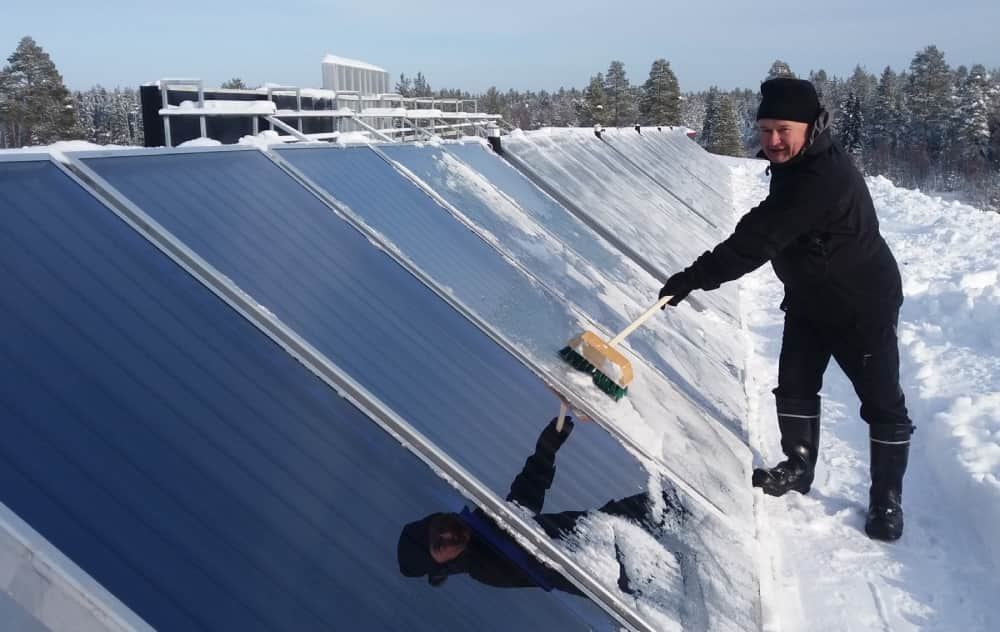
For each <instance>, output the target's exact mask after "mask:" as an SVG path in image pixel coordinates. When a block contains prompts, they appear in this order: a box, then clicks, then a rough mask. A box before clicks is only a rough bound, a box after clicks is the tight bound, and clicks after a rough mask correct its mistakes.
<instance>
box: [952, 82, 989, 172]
mask: <svg viewBox="0 0 1000 632" xmlns="http://www.w3.org/2000/svg"><path fill="white" fill-rule="evenodd" d="M988 81H989V80H988V77H987V75H986V68H985V67H983V66H982V65H981V64H976V65H975V66H973V67H972V68H971V69H969V71H968V73H967V74H966V77H965V81H964V83H963V84H962V85H961V87H960V89H959V93H958V109H957V112H958V120H957V126H956V129H955V130H954V133H955V136H956V137H957V138H958V140H959V148H960V151H961V153H960V155H961V157H962V159H963V161H964V162H967V163H980V162H981V163H983V164H984V165H985V162H986V161H987V160H988V159H989V157H990V155H989V153H990V125H989V107H988V104H987V91H988V89H989V83H988ZM967 166H971V164H970V165H967Z"/></svg>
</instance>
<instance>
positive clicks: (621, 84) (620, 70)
mask: <svg viewBox="0 0 1000 632" xmlns="http://www.w3.org/2000/svg"><path fill="white" fill-rule="evenodd" d="M604 94H605V95H606V99H607V103H606V105H605V107H604V109H605V112H606V118H605V123H604V124H605V125H614V126H615V127H625V126H629V127H631V126H632V125H634V124H635V122H636V111H635V104H634V102H633V100H632V99H633V96H632V90H631V87H630V86H629V81H628V77H627V76H626V74H625V64H623V63H622V62H620V61H612V62H611V64H610V65H609V66H608V73H607V74H606V75H605V76H604Z"/></svg>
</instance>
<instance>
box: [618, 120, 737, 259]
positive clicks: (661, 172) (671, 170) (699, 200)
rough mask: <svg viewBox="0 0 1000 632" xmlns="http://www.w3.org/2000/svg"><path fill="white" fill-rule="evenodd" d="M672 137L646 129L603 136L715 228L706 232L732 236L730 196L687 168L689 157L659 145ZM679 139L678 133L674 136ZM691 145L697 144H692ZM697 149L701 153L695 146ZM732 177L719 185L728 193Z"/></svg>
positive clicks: (626, 130)
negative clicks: (664, 137) (668, 137)
mask: <svg viewBox="0 0 1000 632" xmlns="http://www.w3.org/2000/svg"><path fill="white" fill-rule="evenodd" d="M666 134H670V132H658V131H656V130H655V129H649V128H646V129H644V130H643V132H642V133H641V134H638V133H636V132H635V130H631V129H609V130H606V131H605V132H604V134H602V135H601V139H602V140H603V141H605V142H606V143H607V144H608V145H609V146H610V147H611V148H612V149H614V150H615V151H617V152H619V153H620V155H621V157H622V159H623V160H625V161H627V162H628V164H630V165H634V168H635V169H636V170H638V171H641V172H642V173H644V174H645V175H647V176H648V177H649V178H650V179H651V180H652V181H654V182H656V183H657V184H658V185H659V186H661V187H662V188H663V189H665V190H667V191H669V192H670V194H671V195H674V196H676V197H677V199H678V200H679V201H681V203H683V204H684V205H685V206H687V207H688V208H689V209H690V210H691V212H692V213H697V214H698V215H701V216H704V217H705V218H706V219H707V220H708V221H710V222H711V223H712V224H713V225H714V226H713V227H712V228H713V229H712V230H707V229H706V232H707V233H708V234H709V235H711V236H712V237H714V238H716V239H720V240H721V239H722V238H724V237H726V236H728V235H729V228H730V227H731V226H732V225H733V219H734V218H733V208H732V205H731V203H730V196H728V195H723V194H722V193H720V192H719V191H718V190H717V189H716V186H719V184H715V185H714V186H712V185H710V184H709V183H708V182H706V181H703V180H702V179H700V178H698V177H696V176H695V175H694V174H693V173H692V170H689V169H688V168H687V166H686V165H685V162H686V161H688V155H689V154H688V153H681V152H679V151H677V150H676V149H675V148H674V147H672V146H670V145H667V144H665V143H658V142H657V138H656V137H657V136H663V135H666ZM674 134H675V135H676V134H677V133H674ZM688 142H689V143H691V144H692V145H694V143H693V142H692V141H690V140H688ZM695 149H697V150H698V151H701V149H700V148H698V147H697V146H695ZM728 181H729V179H728V177H724V178H722V179H721V180H719V181H717V182H718V183H721V186H722V187H724V190H728V186H726V185H727V184H728Z"/></svg>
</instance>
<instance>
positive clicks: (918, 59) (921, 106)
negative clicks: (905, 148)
mask: <svg viewBox="0 0 1000 632" xmlns="http://www.w3.org/2000/svg"><path fill="white" fill-rule="evenodd" d="M952 93H953V89H952V79H951V73H950V71H949V68H948V64H947V63H946V62H945V60H944V53H942V52H941V51H940V50H938V48H937V47H936V46H933V45H931V46H928V47H926V48H925V49H923V50H922V51H920V52H918V53H917V54H916V55H915V56H914V58H913V60H912V61H911V62H910V77H909V81H908V82H907V85H906V102H907V105H908V107H909V114H910V118H909V121H908V131H909V134H908V137H907V144H909V145H911V146H912V147H913V148H914V149H916V150H918V151H919V150H920V149H923V150H924V151H926V153H927V158H928V160H929V161H930V162H933V163H937V162H938V161H939V159H940V158H941V156H942V152H943V150H944V146H945V141H946V135H947V133H948V131H949V129H948V128H949V120H950V118H951V111H952Z"/></svg>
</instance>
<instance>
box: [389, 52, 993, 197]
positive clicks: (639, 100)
mask: <svg viewBox="0 0 1000 632" xmlns="http://www.w3.org/2000/svg"><path fill="white" fill-rule="evenodd" d="M418 76H420V77H421V78H422V77H423V76H422V75H419V74H418ZM780 76H788V77H796V76H798V75H796V73H795V72H793V71H792V69H791V68H790V67H789V65H788V64H787V63H786V62H784V61H781V60H776V61H775V62H774V63H773V64H772V65H771V67H770V68H769V69H768V71H767V73H766V75H765V76H763V77H762V80H766V79H770V78H772V77H780ZM403 78H405V76H404V77H403ZM800 78H804V79H809V80H810V81H812V83H813V84H814V85H815V86H816V90H817V92H818V93H819V96H820V101H821V102H822V103H823V105H824V107H825V108H826V109H827V110H829V111H830V113H831V114H832V115H833V116H832V119H833V134H834V136H835V137H837V139H838V140H839V141H840V142H841V144H842V145H843V146H844V148H845V149H846V150H847V151H848V152H849V153H850V154H851V156H852V157H853V158H854V160H855V162H856V164H857V165H858V167H859V168H860V169H861V170H862V171H863V172H864V173H866V174H868V175H883V176H885V177H887V178H889V179H891V180H892V181H893V182H895V183H896V184H897V185H899V186H904V187H908V188H920V189H924V190H928V191H934V192H942V193H955V194H958V195H959V196H960V197H962V198H963V199H965V200H966V201H968V202H969V203H971V204H974V205H976V206H978V207H980V208H986V209H991V210H996V211H1000V69H992V70H987V69H986V68H985V67H984V66H983V65H981V64H975V65H973V66H971V67H966V66H958V67H955V68H952V67H950V66H949V65H948V63H947V62H946V60H945V55H944V53H943V52H942V51H941V50H939V49H938V48H937V47H936V46H933V45H930V46H927V47H925V48H924V49H922V50H920V51H918V52H917V53H916V54H915V55H914V57H913V59H912V61H911V62H910V65H909V67H908V68H906V69H903V70H900V71H896V70H893V69H892V68H891V67H888V66H887V67H886V68H885V69H883V70H882V72H881V73H880V74H878V75H876V74H872V73H870V72H868V71H867V70H865V69H864V68H862V67H861V66H860V65H859V66H856V67H855V69H854V72H853V73H852V74H851V75H850V76H849V77H836V76H829V75H828V74H827V72H826V71H825V70H822V69H820V70H815V71H814V70H810V71H809V72H808V74H805V75H802V76H801V77H800ZM421 85H422V86H423V87H424V88H425V89H426V91H427V92H428V94H434V93H433V91H431V90H430V86H429V85H428V84H427V83H426V79H422V82H421ZM404 87H405V86H404ZM398 88H399V86H398V85H397V89H398ZM452 92H455V91H452ZM465 94H466V96H467V93H465ZM441 96H444V95H443V91H442V95H441ZM476 96H477V98H478V100H479V106H480V109H483V110H486V111H489V112H493V113H498V114H501V115H503V117H504V119H505V120H506V121H508V122H509V123H510V124H511V125H513V126H515V127H520V128H521V129H535V128H538V127H545V126H592V125H596V124H600V125H604V126H615V127H631V126H633V125H635V124H641V125H675V126H676V125H681V126H685V127H688V128H690V129H692V130H693V131H694V132H695V133H696V134H697V136H696V138H697V140H698V142H699V143H701V144H702V145H703V146H704V147H705V148H706V149H708V150H709V151H711V152H714V153H718V154H725V155H730V156H754V155H756V154H757V152H758V150H759V149H760V146H759V143H758V140H757V129H756V120H755V118H756V113H757V106H758V105H759V104H760V93H759V90H758V89H756V88H754V89H747V88H742V89H735V90H729V91H724V90H720V89H719V88H718V87H711V88H709V89H708V90H704V91H700V92H687V93H682V92H681V91H680V89H679V87H678V81H677V77H676V76H675V75H674V72H673V71H672V69H671V68H670V62H668V61H666V60H665V59H658V60H656V61H654V62H653V63H652V65H651V67H650V69H649V74H648V76H647V79H646V80H645V82H643V83H642V84H638V85H635V84H632V83H631V82H630V81H629V79H628V76H627V74H626V72H625V67H624V64H623V63H622V62H621V61H612V62H611V63H610V65H609V66H608V69H607V71H605V72H598V73H597V74H596V75H594V76H593V77H591V79H590V81H589V83H588V84H587V86H586V87H585V88H584V89H582V90H579V89H577V88H569V89H567V88H564V87H563V88H559V89H558V90H557V91H553V92H549V91H546V90H541V91H538V92H534V91H530V90H529V91H524V92H520V91H517V90H508V91H507V92H500V91H498V90H497V89H496V87H491V88H490V89H488V90H487V91H486V92H485V93H484V94H481V95H476Z"/></svg>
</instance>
